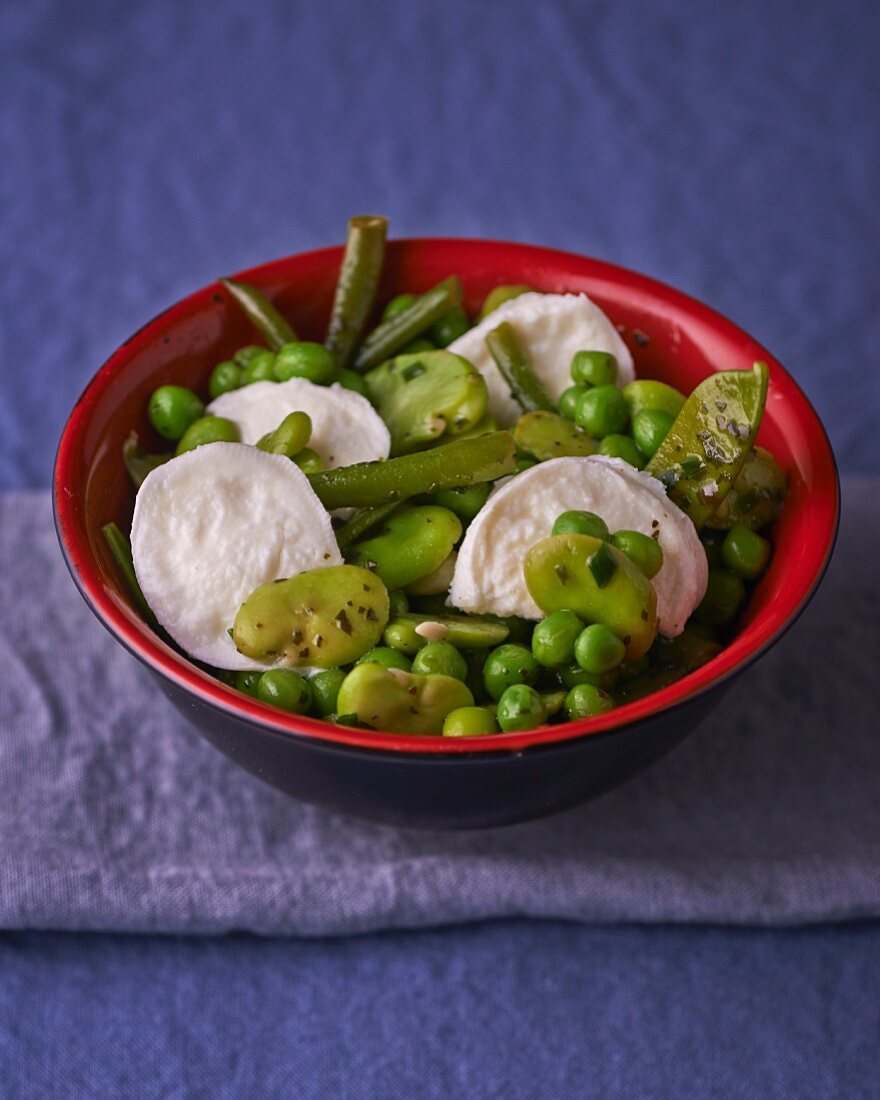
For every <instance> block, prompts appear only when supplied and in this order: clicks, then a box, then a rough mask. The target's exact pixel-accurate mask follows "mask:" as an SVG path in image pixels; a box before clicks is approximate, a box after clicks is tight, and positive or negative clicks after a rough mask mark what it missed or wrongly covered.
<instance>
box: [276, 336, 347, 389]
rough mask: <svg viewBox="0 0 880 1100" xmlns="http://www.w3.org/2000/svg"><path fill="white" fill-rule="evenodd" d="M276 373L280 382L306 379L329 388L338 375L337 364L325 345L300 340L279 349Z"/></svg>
mask: <svg viewBox="0 0 880 1100" xmlns="http://www.w3.org/2000/svg"><path fill="white" fill-rule="evenodd" d="M274 371H275V378H276V379H277V380H278V381H279V382H286V381H287V380H288V379H289V378H305V379H307V380H308V381H309V382H314V383H316V385H319V386H327V385H329V384H330V383H331V382H332V381H333V378H334V376H335V374H336V364H335V362H334V360H333V355H332V353H331V352H329V351H328V350H327V348H325V347H324V345H323V344H313V343H311V342H310V341H308V340H300V341H297V342H296V343H293V344H284V345H283V346H282V347H281V348H279V350H278V352H277V354H276V356H275V367H274Z"/></svg>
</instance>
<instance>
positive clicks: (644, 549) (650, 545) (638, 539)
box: [611, 531, 663, 580]
mask: <svg viewBox="0 0 880 1100" xmlns="http://www.w3.org/2000/svg"><path fill="white" fill-rule="evenodd" d="M611 545H612V546H616V547H617V549H618V550H622V551H623V552H624V554H626V556H627V557H628V558H629V560H630V561H631V562H633V563H634V564H635V565H637V566H638V567H639V569H640V570H641V571H642V572H643V573H644V574H645V576H646V577H647V578H648V580H650V579H651V577H656V576H657V574H658V573H659V572H660V569H661V567H662V566H663V550H662V548H661V546H660V543H659V542H658V541H657V540H656V539H652V538H649V537H648V535H643V534H642V533H641V531H615V532H614V535H613V536H612V538H611Z"/></svg>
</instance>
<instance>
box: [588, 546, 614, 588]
mask: <svg viewBox="0 0 880 1100" xmlns="http://www.w3.org/2000/svg"><path fill="white" fill-rule="evenodd" d="M587 565H588V566H589V568H590V572H591V573H592V574H593V580H594V581H595V582H596V587H597V588H604V587H605V585H606V584H608V582H609V581H610V580H611V578H612V577H613V576H614V574H615V573H616V572H617V562H616V561H615V560H614V555H613V554H612V553H611V551H610V550H609V549H608V544H607V543H604V542H603V543H602V545H601V546H600V547H599V549H598V550H597V551H596V552H595V553H593V554H591V555H590V556H589V558H587Z"/></svg>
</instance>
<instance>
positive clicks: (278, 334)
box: [220, 279, 297, 351]
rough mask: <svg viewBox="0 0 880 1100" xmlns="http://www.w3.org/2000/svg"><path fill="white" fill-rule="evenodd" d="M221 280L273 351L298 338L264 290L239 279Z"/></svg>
mask: <svg viewBox="0 0 880 1100" xmlns="http://www.w3.org/2000/svg"><path fill="white" fill-rule="evenodd" d="M220 282H221V283H222V285H223V286H224V287H226V289H227V290H228V291H229V293H230V294H231V295H232V297H233V298H234V299H235V301H236V302H237V303H238V305H239V306H241V308H242V310H243V312H244V313H245V315H246V316H247V318H248V320H249V321H250V323H251V324H252V325H253V326H254V328H255V329H256V330H257V331H258V332H259V333H261V335H262V336H263V337H264V339H265V340H266V343H267V344H268V345H269V347H270V348H271V349H272V350H273V351H278V349H279V348H280V347H282V346H283V345H284V344H289V343H291V342H292V341H293V340H296V339H297V335H296V333H295V332H294V330H293V326H292V325H291V324H290V322H289V321H288V320H287V319H286V318H285V317H282V316H281V314H280V313H279V312H278V310H277V309H276V308H275V306H273V305H272V303H271V302H270V301H269V299H268V298H267V297H266V295H265V294H264V293H263V292H262V290H258V289H257V288H256V287H255V286H251V285H250V284H249V283H242V282H239V281H238V280H237V279H221V280H220Z"/></svg>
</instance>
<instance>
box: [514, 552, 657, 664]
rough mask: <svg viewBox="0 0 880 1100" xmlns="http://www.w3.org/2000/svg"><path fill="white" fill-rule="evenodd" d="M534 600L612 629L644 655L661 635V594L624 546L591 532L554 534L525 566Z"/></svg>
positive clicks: (631, 655)
mask: <svg viewBox="0 0 880 1100" xmlns="http://www.w3.org/2000/svg"><path fill="white" fill-rule="evenodd" d="M523 573H524V574H525V580H526V585H527V587H528V590H529V592H530V593H531V596H532V599H533V600H534V601H535V603H536V604H537V605H538V607H540V608H541V610H542V611H544V612H551V611H560V610H562V609H568V610H569V611H573V612H574V613H575V614H576V615H577V616H578V617H579V618H581V619H583V620H584V622H586V623H602V624H603V625H604V626H607V627H609V629H611V630H612V631H614V633H615V634H616V635H617V637H618V638H620V639H621V641H622V642H623V644H624V645H625V646H626V656H627V658H628V659H629V660H633V659H635V658H637V657H641V656H642V654H643V653H647V651H648V650H649V649H650V647H651V643H652V642H653V641H654V637H655V635H656V633H657V594H656V593H655V591H654V587H653V585H652V584H651V582H650V581H649V580H648V578H647V577H646V576H645V575H644V573H642V572H641V571H640V570H639V569H638V568H637V567H636V566H635V565H634V564H633V562H631V561H630V559H629V558H628V557H627V556H626V554H624V553H623V552H622V551H621V550H618V549H617V548H616V547H613V546H610V545H609V544H608V543H607V542H605V541H604V540H603V539H598V538H594V537H593V536H592V535H575V534H568V535H550V536H549V538H545V539H542V540H541V541H540V542H538V543H536V544H535V545H534V546H533V547H532V548H531V550H530V551H529V552H528V554H526V559H525V562H524V564H523Z"/></svg>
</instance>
